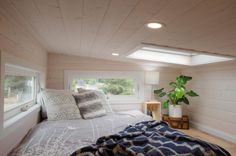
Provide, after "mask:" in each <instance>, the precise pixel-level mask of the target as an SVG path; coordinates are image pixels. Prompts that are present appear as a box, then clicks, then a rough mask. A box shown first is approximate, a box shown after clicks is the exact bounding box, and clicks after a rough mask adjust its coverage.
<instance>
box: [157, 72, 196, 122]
mask: <svg viewBox="0 0 236 156" xmlns="http://www.w3.org/2000/svg"><path fill="white" fill-rule="evenodd" d="M190 80H192V77H190V76H184V75H181V76H178V77H177V78H176V81H175V82H170V83H169V85H170V87H171V90H169V91H165V89H164V88H161V89H157V90H154V94H156V95H158V96H159V97H167V99H166V100H165V101H164V102H163V107H164V108H169V116H170V117H174V118H181V117H182V107H181V104H182V103H185V104H187V105H189V100H188V97H195V96H198V94H197V93H196V92H194V91H193V90H188V89H186V84H187V83H188V82H189V81H190Z"/></svg>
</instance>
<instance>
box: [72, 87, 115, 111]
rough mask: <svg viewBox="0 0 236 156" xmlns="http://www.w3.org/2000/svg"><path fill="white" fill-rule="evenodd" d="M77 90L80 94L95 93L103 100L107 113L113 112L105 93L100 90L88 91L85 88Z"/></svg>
mask: <svg viewBox="0 0 236 156" xmlns="http://www.w3.org/2000/svg"><path fill="white" fill-rule="evenodd" d="M77 90H78V93H85V92H90V91H93V92H94V93H95V94H97V96H98V97H99V98H100V99H101V102H102V106H103V108H104V109H105V110H106V112H107V113H111V112H113V111H112V108H111V106H110V104H109V102H108V101H107V98H106V95H105V94H104V93H103V91H100V90H88V89H83V88H78V89H77Z"/></svg>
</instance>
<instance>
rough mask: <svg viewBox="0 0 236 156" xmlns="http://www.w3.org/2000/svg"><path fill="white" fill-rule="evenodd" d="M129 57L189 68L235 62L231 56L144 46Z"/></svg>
mask: <svg viewBox="0 0 236 156" xmlns="http://www.w3.org/2000/svg"><path fill="white" fill-rule="evenodd" d="M127 57H128V58H132V59H140V60H149V61H157V62H165V63H172V64H181V65H188V66H196V65H202V64H209V63H215V62H223V61H229V60H234V58H233V57H229V56H221V55H212V54H206V53H202V52H196V51H189V50H182V49H175V48H168V47H161V46H149V45H143V46H141V47H140V48H137V49H136V50H135V51H134V52H133V53H131V54H130V55H128V56H127Z"/></svg>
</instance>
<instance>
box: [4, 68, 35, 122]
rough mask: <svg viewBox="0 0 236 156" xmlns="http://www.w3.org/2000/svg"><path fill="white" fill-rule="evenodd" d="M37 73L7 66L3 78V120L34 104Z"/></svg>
mask: <svg viewBox="0 0 236 156" xmlns="http://www.w3.org/2000/svg"><path fill="white" fill-rule="evenodd" d="M37 77H38V75H37V72H35V71H33V70H30V69H26V68H23V67H18V66H14V65H9V64H7V65H6V66H5V76H4V112H5V114H4V119H5V120H6V119H9V118H10V117H13V116H14V115H16V114H18V113H20V112H21V111H22V110H21V109H22V108H23V107H24V106H26V105H27V106H31V105H33V104H35V103H36V91H37V85H36V84H37V83H36V82H37Z"/></svg>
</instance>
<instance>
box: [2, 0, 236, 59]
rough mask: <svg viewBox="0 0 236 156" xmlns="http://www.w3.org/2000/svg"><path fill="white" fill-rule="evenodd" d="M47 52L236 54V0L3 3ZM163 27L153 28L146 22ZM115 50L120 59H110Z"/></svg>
mask: <svg viewBox="0 0 236 156" xmlns="http://www.w3.org/2000/svg"><path fill="white" fill-rule="evenodd" d="M0 4H1V9H4V10H5V11H7V12H9V14H10V16H11V18H13V19H14V20H16V21H18V22H19V23H20V26H22V27H25V28H27V29H28V31H30V32H31V33H32V34H33V35H34V36H35V38H36V39H37V40H38V41H39V42H40V43H41V44H42V45H43V46H44V47H45V48H46V49H47V50H48V51H49V52H54V53H63V54H72V55H79V56H88V57H95V58H106V59H111V60H112V59H118V60H123V59H124V58H125V56H126V55H127V53H128V52H129V51H130V50H132V49H133V48H135V47H137V46H138V45H140V43H141V42H145V43H154V44H158V45H165V46H171V47H179V48H187V49H194V50H200V51H206V52H212V53H219V54H227V55H233V56H236V1H235V0H1V3H0ZM150 21H158V22H161V23H163V24H164V25H165V26H164V27H163V28H162V29H158V30H155V31H154V30H149V29H147V28H146V27H145V24H146V23H147V22H150ZM112 52H117V53H120V54H121V56H120V57H114V56H111V53H112Z"/></svg>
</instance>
